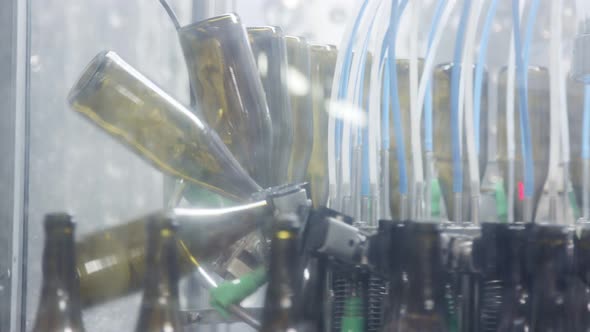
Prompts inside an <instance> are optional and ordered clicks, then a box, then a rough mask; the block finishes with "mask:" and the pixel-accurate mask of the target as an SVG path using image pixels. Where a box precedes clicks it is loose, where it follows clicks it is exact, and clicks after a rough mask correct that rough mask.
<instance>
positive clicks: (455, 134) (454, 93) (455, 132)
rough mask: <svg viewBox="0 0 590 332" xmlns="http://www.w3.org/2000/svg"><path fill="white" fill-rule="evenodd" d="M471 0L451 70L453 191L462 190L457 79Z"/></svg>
mask: <svg viewBox="0 0 590 332" xmlns="http://www.w3.org/2000/svg"><path fill="white" fill-rule="evenodd" d="M470 9H471V0H466V1H465V3H464V4H463V11H462V12H461V20H460V21H459V28H458V30H457V37H456V39H455V53H454V58H453V68H452V72H451V136H452V141H453V143H452V146H453V192H454V193H461V192H463V163H462V160H461V136H460V135H461V128H459V102H460V100H459V81H460V75H461V62H462V60H463V42H464V40H465V27H466V25H467V20H468V19H469V11H470ZM468 70H470V68H468Z"/></svg>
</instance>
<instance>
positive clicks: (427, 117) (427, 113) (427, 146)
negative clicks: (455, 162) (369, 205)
mask: <svg viewBox="0 0 590 332" xmlns="http://www.w3.org/2000/svg"><path fill="white" fill-rule="evenodd" d="M445 3H446V0H438V1H437V3H436V7H435V9H434V14H433V16H432V23H431V25H430V31H429V33H428V42H427V44H426V56H425V58H427V57H428V54H429V53H430V51H431V49H432V42H433V39H434V34H435V32H436V29H437V28H438V25H439V22H440V18H441V16H442V13H443V10H444V8H445V7H444V5H445ZM431 79H432V77H428V81H427V85H426V86H427V88H426V96H425V101H424V151H425V154H426V156H425V159H426V160H425V171H426V175H425V177H426V179H425V181H424V182H425V186H426V188H425V189H426V190H425V199H424V213H425V214H426V216H428V217H431V216H432V215H431V214H432V213H431V207H432V197H431V196H432V191H431V186H432V179H433V177H434V174H433V173H434V156H433V140H432V136H433V132H432V107H433V105H432V88H431ZM418 103H419V101H418Z"/></svg>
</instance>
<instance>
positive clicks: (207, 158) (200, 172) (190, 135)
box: [68, 51, 260, 200]
mask: <svg viewBox="0 0 590 332" xmlns="http://www.w3.org/2000/svg"><path fill="white" fill-rule="evenodd" d="M68 100H69V103H70V106H71V107H72V108H73V109H74V110H75V111H77V112H79V113H80V114H82V115H84V116H85V117H86V118H87V119H89V120H90V121H91V122H93V123H94V124H96V125H97V126H99V127H100V128H101V129H103V130H104V131H105V132H107V133H108V134H109V135H111V136H112V137H114V138H115V139H117V140H119V141H120V142H122V143H123V144H124V145H126V146H127V147H129V148H131V150H133V151H134V152H136V153H137V154H138V155H139V156H140V157H142V158H144V159H145V160H147V161H149V162H150V163H151V164H152V165H153V166H155V167H156V168H158V169H159V170H161V171H163V172H166V173H168V174H170V175H172V176H175V177H178V178H182V179H185V180H187V181H188V182H190V183H193V184H197V185H200V186H202V187H204V188H206V189H210V190H213V191H215V192H217V193H220V194H222V195H224V196H226V197H228V198H232V199H234V200H245V199H247V198H248V197H250V195H251V194H252V193H253V192H257V191H258V190H260V187H259V186H258V184H256V182H254V180H252V178H250V176H249V175H248V173H247V172H246V171H245V170H244V169H243V168H242V166H241V165H240V164H239V163H238V162H237V161H236V159H235V158H234V156H233V155H232V154H231V152H229V150H228V149H227V147H226V146H225V145H224V144H223V142H222V141H221V140H220V138H219V136H217V134H216V133H215V132H214V131H213V130H211V128H209V126H208V125H207V124H206V123H205V122H204V121H203V120H202V119H201V118H200V117H198V116H197V115H195V114H193V113H192V112H191V111H190V110H188V109H187V108H186V107H184V106H183V105H181V104H180V103H179V102H178V101H176V100H175V99H174V98H172V97H171V96H170V95H168V94H167V93H165V92H164V91H162V90H161V89H160V88H159V87H158V86H157V85H156V84H154V83H153V82H151V81H150V80H149V79H147V78H146V77H145V76H143V75H142V74H140V73H139V72H138V71H137V70H135V69H134V68H133V67H131V66H130V65H129V64H127V63H126V62H125V61H123V59H121V58H120V57H119V56H118V55H117V54H116V53H114V52H112V51H108V52H102V53H99V54H98V55H97V56H96V57H95V58H94V59H93V60H92V61H91V62H90V64H89V65H88V66H87V67H86V69H85V70H84V72H83V74H82V75H81V77H80V79H79V80H78V82H77V83H76V84H75V85H74V86H73V87H72V89H71V91H70V94H69V96H68Z"/></svg>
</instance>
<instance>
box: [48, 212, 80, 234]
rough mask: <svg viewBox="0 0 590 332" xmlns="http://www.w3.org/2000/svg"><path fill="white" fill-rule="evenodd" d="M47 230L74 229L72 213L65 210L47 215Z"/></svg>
mask: <svg viewBox="0 0 590 332" xmlns="http://www.w3.org/2000/svg"><path fill="white" fill-rule="evenodd" d="M44 224H45V231H46V232H50V231H56V230H57V231H59V230H66V231H67V230H68V229H69V230H70V232H71V231H73V230H74V228H75V226H76V225H75V223H74V221H73V218H72V216H71V215H69V214H67V213H65V212H54V213H48V214H46V215H45V221H44Z"/></svg>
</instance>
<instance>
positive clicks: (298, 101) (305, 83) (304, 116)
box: [285, 36, 314, 183]
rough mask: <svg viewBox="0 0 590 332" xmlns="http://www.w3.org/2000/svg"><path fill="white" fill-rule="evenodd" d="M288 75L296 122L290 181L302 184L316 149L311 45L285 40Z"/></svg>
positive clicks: (295, 40) (292, 111) (299, 38)
mask: <svg viewBox="0 0 590 332" xmlns="http://www.w3.org/2000/svg"><path fill="white" fill-rule="evenodd" d="M285 41H286V43H287V61H288V64H289V69H288V71H287V77H288V83H287V87H288V88H289V96H290V100H291V114H292V120H291V121H292V122H293V147H292V150H291V159H290V161H289V181H290V182H291V183H300V182H303V181H304V180H305V172H306V170H307V165H308V163H309V158H310V156H311V151H312V148H313V140H314V139H313V133H314V132H313V120H314V119H313V113H312V97H311V88H310V86H311V83H310V82H311V78H310V69H311V68H310V52H309V45H308V44H307V41H306V40H305V39H304V38H301V37H293V36H286V37H285Z"/></svg>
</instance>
